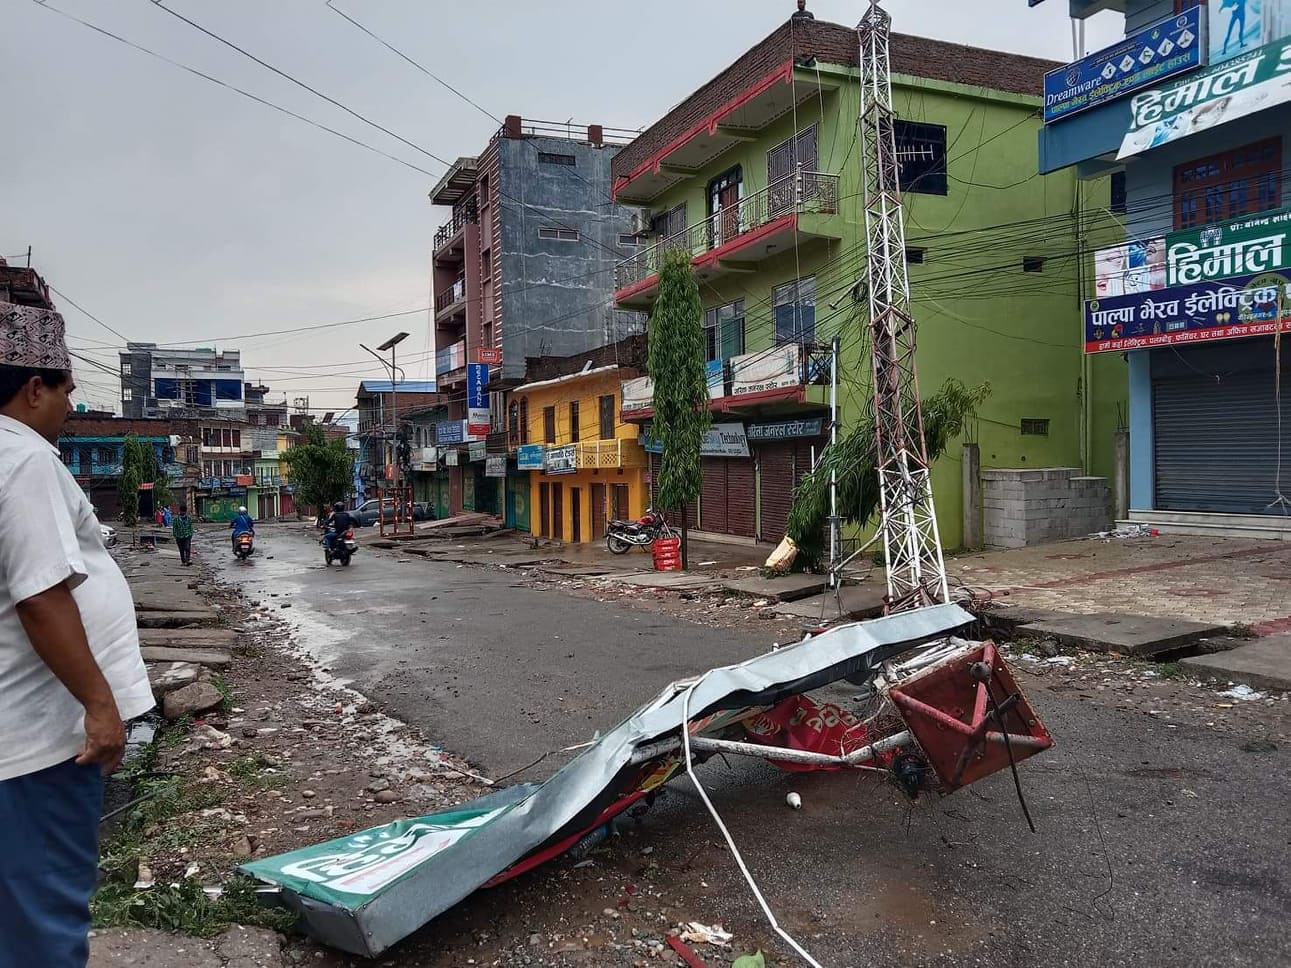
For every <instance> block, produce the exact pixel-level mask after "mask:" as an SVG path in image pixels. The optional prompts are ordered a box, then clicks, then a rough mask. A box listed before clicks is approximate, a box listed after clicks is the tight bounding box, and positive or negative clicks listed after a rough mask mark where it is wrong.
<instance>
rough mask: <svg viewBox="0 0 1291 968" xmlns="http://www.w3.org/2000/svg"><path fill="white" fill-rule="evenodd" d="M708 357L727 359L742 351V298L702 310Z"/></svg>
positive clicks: (740, 353)
mask: <svg viewBox="0 0 1291 968" xmlns="http://www.w3.org/2000/svg"><path fill="white" fill-rule="evenodd" d="M704 336H705V339H706V340H707V342H708V359H710V360H729V359H730V358H731V357H732V356H741V355H743V353H744V300H743V299H737V300H735V302H731V303H727V304H726V305H725V306H714V307H713V308H712V309H709V310H706V311H705V312H704Z"/></svg>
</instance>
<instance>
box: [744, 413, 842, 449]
mask: <svg viewBox="0 0 1291 968" xmlns="http://www.w3.org/2000/svg"><path fill="white" fill-rule="evenodd" d="M824 428H825V420H824V418H823V417H808V418H806V419H805V420H778V421H776V422H775V423H763V424H749V426H748V435H749V442H750V443H752V442H753V441H755V440H756V441H763V440H788V439H790V438H792V437H819V436H820V435H821V434H822V433H823V432H824Z"/></svg>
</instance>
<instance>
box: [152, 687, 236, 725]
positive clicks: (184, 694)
mask: <svg viewBox="0 0 1291 968" xmlns="http://www.w3.org/2000/svg"><path fill="white" fill-rule="evenodd" d="M223 702H224V696H223V694H222V693H221V692H220V691H219V690H218V689H216V688H215V687H214V686H213V685H211V684H210V683H209V682H194V683H193V684H192V685H189V686H184V687H183V688H182V689H176V690H175V691H174V692H172V693H170V694H168V695H167V696H166V698H165V699H163V700H162V703H161V711H162V715H164V716H165V717H166V718H167V719H172V720H174V719H179V718H181V717H183V716H193V715H196V714H197V713H202V712H206V710H208V709H214V708H215V707H216V706H218V705H220V704H221V703H223Z"/></svg>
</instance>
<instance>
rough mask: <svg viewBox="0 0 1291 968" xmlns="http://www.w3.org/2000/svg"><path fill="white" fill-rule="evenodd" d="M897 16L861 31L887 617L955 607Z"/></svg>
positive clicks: (878, 12)
mask: <svg viewBox="0 0 1291 968" xmlns="http://www.w3.org/2000/svg"><path fill="white" fill-rule="evenodd" d="M891 28H892V17H891V15H890V14H889V13H888V12H887V11H886V10H884V9H883V8H882V7H880V6H879V3H878V0H870V8H869V10H867V11H866V12H865V15H864V16H863V17H862V18H861V22H860V25H859V26H858V27H857V35H858V39H859V43H860V68H861V112H860V126H861V144H862V149H863V154H862V158H863V164H864V172H863V176H864V179H865V236H866V244H867V246H868V260H867V262H868V268H867V274H866V280H865V282H866V284H867V289H868V295H869V309H870V342H871V358H872V360H873V366H874V438H875V445H876V447H877V464H878V470H879V490H880V507H881V510H882V519H881V523H880V535H881V537H880V540H881V541H882V542H883V557H884V562H885V563H886V565H887V580H888V606H887V607H888V611H889V612H902V611H908V610H910V609H914V608H922V607H924V606H926V605H934V604H938V603H942V602H948V601H949V600H950V594H949V589H948V588H947V585H946V563H945V560H944V559H943V557H942V551H941V536H940V534H939V533H938V531H937V511H936V507H935V506H934V504H933V499H932V481H931V474H930V468H929V466H928V451H927V447H926V445H925V443H924V436H923V414H922V413H921V411H920V405H919V382H918V380H917V378H916V376H915V322H914V317H913V316H912V315H911V314H910V280H909V277H908V275H907V273H906V262H905V217H904V215H903V213H902V210H901V188H900V184H899V181H900V179H899V168H898V162H899V156H898V154H897V147H896V135H895V131H894V124H893V121H894V117H895V112H894V110H893V107H892V75H891V67H890V61H889V58H888V44H889V39H890V37H891V33H892V30H891Z"/></svg>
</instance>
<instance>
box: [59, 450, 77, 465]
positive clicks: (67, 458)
mask: <svg viewBox="0 0 1291 968" xmlns="http://www.w3.org/2000/svg"><path fill="white" fill-rule="evenodd" d="M58 456H59V457H61V458H62V459H63V463H64V464H66V465H67V466H68V467H71V466H72V464H73V463H74V459H75V456H76V455H75V454H73V453H72V451H71V450H69V449H68V448H66V447H60V448H58Z"/></svg>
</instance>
